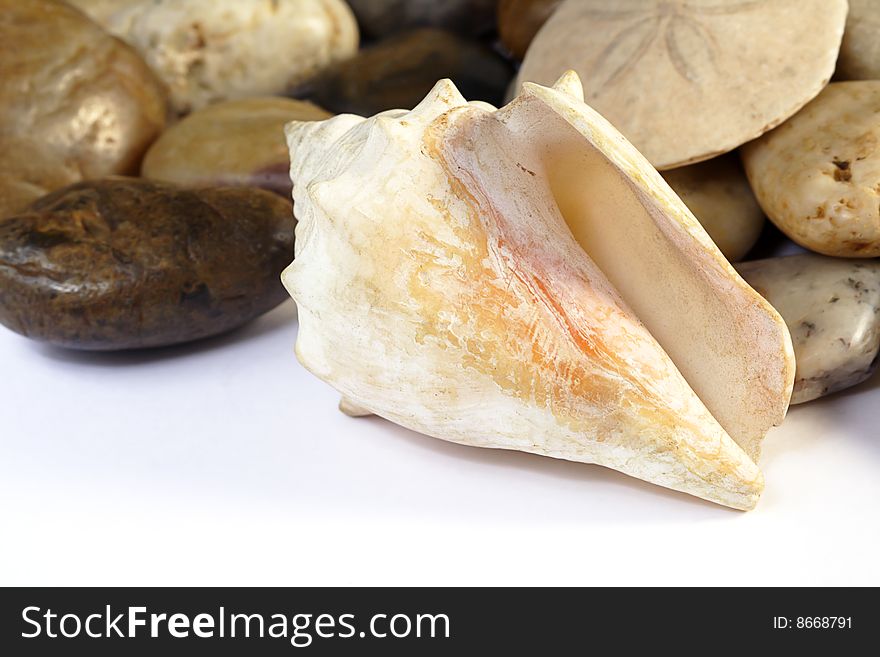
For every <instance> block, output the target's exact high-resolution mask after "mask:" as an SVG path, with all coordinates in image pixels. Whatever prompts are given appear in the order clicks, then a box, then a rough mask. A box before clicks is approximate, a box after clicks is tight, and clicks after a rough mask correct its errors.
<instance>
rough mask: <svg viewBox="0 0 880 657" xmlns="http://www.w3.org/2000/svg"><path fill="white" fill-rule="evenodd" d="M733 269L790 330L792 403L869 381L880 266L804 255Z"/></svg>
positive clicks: (878, 333) (877, 337) (877, 333)
mask: <svg viewBox="0 0 880 657" xmlns="http://www.w3.org/2000/svg"><path fill="white" fill-rule="evenodd" d="M737 269H738V270H739V272H740V273H741V274H742V276H743V278H745V279H746V281H748V283H749V284H750V285H751V286H752V287H754V288H755V289H756V290H757V291H758V292H759V293H760V294H761V295H762V296H764V298H766V299H767V300H768V301H769V302H770V303H771V304H772V305H773V306H774V307H775V308H776V310H778V311H779V314H780V315H782V317H783V319H784V320H785V322H786V324H788V328H789V330H790V331H791V338H792V342H793V344H794V353H795V359H796V361H797V374H796V377H795V383H794V394H793V396H792V400H791V403H792V404H799V403H802V402H806V401H810V400H812V399H816V398H817V397H822V396H823V395H829V394H831V393H833V392H837V391H839V390H843V389H844V388H849V387H850V386H854V385H856V384H857V383H861V382H862V381H864V380H865V379H867V378H868V377H869V376H871V374H872V373H873V372H874V370H875V369H876V368H877V362H878V352H880V263H877V262H868V261H858V260H840V259H836V258H826V257H823V256H818V255H812V254H807V255H796V256H789V257H786V258H770V259H768V260H756V261H753V262H746V263H741V264H739V265H737Z"/></svg>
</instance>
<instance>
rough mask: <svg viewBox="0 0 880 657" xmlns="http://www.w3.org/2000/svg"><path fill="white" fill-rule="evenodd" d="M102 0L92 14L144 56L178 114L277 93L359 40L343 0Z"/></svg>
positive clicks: (347, 53)
mask: <svg viewBox="0 0 880 657" xmlns="http://www.w3.org/2000/svg"><path fill="white" fill-rule="evenodd" d="M89 4H92V3H90V2H85V5H89ZM103 4H104V3H101V6H96V7H95V8H94V9H93V11H94V12H95V13H94V14H93V16H94V18H95V19H96V20H97V19H100V18H102V17H103V19H104V21H103V22H102V25H104V27H106V28H107V29H108V30H109V31H110V32H112V33H113V34H115V35H117V36H119V37H120V38H122V39H124V40H125V41H127V42H129V43H130V44H131V45H132V46H134V47H135V48H136V49H137V50H138V51H139V52H140V53H141V54H142V55H143V57H144V59H145V60H146V61H147V63H148V64H149V65H150V66H151V67H152V68H153V69H154V70H155V71H156V72H157V73H158V74H159V76H160V77H161V78H162V79H163V80H164V81H165V83H166V84H167V85H168V88H169V89H170V93H171V103H172V106H173V107H174V109H175V111H176V112H178V113H181V114H185V113H187V112H190V111H192V110H195V109H199V108H201V107H204V106H205V105H210V104H212V103H216V102H219V101H221V100H234V99H238V98H247V97H249V96H266V95H276V94H281V93H283V92H284V91H285V90H286V89H287V88H289V87H291V86H293V85H296V84H299V83H300V82H302V81H303V80H306V79H307V78H309V77H311V76H312V75H314V74H315V73H317V72H319V71H320V70H322V69H323V68H324V67H326V66H328V65H330V64H332V63H334V62H337V61H339V60H342V59H345V58H347V57H350V56H351V55H353V54H354V53H355V52H356V51H357V47H358V39H359V36H358V29H357V23H356V22H355V19H354V15H353V14H352V13H351V10H350V9H349V7H348V5H347V4H346V3H345V2H344V1H343V0H119V2H118V5H119V7H118V8H117V9H116V11H111V10H107V9H105V7H104V6H103ZM84 9H86V10H88V6H84Z"/></svg>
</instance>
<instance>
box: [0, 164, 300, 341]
mask: <svg viewBox="0 0 880 657" xmlns="http://www.w3.org/2000/svg"><path fill="white" fill-rule="evenodd" d="M294 225H295V222H294V219H293V213H292V207H291V203H290V202H289V201H287V200H285V199H282V198H280V197H279V196H277V195H275V194H272V193H270V192H267V191H264V190H261V189H252V188H213V189H206V190H197V191H189V190H181V189H179V188H177V187H175V186H173V185H168V184H165V183H153V182H149V181H145V180H141V179H126V178H114V179H106V180H101V181H91V182H82V183H78V184H76V185H73V186H71V187H67V188H64V189H61V190H58V191H56V192H53V193H52V194H50V195H48V196H46V197H44V198H42V199H40V200H38V201H37V202H35V203H34V204H33V205H32V206H31V207H30V209H28V210H27V211H26V212H24V213H22V214H19V215H16V216H13V217H9V218H7V219H5V220H3V221H0V323H2V324H4V325H5V326H7V327H8V328H10V329H12V330H13V331H16V332H18V333H21V334H22V335H25V336H28V337H31V338H34V339H38V340H43V341H46V342H49V343H52V344H55V345H59V346H63V347H71V348H76V349H88V350H118V349H132V348H141V347H158V346H164V345H169V344H176V343H180V342H187V341H190V340H195V339H197V338H203V337H207V336H211V335H216V334H219V333H223V332H225V331H228V330H230V329H233V328H236V327H237V326H240V325H242V324H244V323H245V322H247V321H249V320H251V319H253V318H255V317H257V316H258V315H260V314H262V313H264V312H266V311H268V310H270V309H272V308H273V307H275V306H276V305H278V304H279V303H281V301H283V300H284V299H285V297H286V295H285V292H284V288H283V287H282V286H281V282H280V279H279V276H280V273H281V270H282V269H283V268H284V267H285V266H286V265H287V264H289V263H290V261H291V260H292V259H293V238H294Z"/></svg>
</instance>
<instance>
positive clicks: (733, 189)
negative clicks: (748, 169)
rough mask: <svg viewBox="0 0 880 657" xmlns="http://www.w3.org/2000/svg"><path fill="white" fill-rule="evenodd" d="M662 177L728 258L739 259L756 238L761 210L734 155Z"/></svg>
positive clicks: (665, 174)
mask: <svg viewBox="0 0 880 657" xmlns="http://www.w3.org/2000/svg"><path fill="white" fill-rule="evenodd" d="M663 177H664V178H665V179H666V182H668V183H669V186H670V187H672V189H673V190H675V193H676V194H678V195H679V196H680V197H681V200H682V201H684V203H685V205H687V206H688V208H689V209H690V211H691V212H693V213H694V216H695V217H696V218H697V219H698V220H699V222H700V223H701V224H702V225H703V228H705V229H706V232H707V233H709V237H711V238H712V240H713V241H714V242H715V244H717V245H718V248H719V249H721V252H722V253H723V254H724V255H725V257H726V258H727V259H728V260H730V261H736V260H739V259H740V258H742V257H743V256H744V255H745V254H746V253H748V251H749V249H751V248H752V247H753V246H754V245H755V242H757V241H758V237H760V235H761V229H762V228H763V227H764V213H763V212H762V211H761V206H759V205H758V201H756V200H755V195H754V194H753V193H752V188H751V187H749V181H748V180H747V179H746V176H745V173H744V172H743V169H742V164H740V161H739V157H738V156H736V155H724V156H722V157H717V158H713V159H711V160H708V161H706V162H700V163H698V164H691V165H689V166H686V167H681V168H679V169H670V170H668V171H664V172H663Z"/></svg>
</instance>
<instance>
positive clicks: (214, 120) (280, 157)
mask: <svg viewBox="0 0 880 657" xmlns="http://www.w3.org/2000/svg"><path fill="white" fill-rule="evenodd" d="M330 116H331V114H330V113H329V112H325V111H324V110H322V109H321V108H320V107H317V106H316V105H313V104H311V103H307V102H303V101H298V100H291V99H289V98H275V97H263V98H246V99H244V100H230V101H226V102H225V103H218V104H216V105H210V106H209V107H206V108H204V109H201V110H198V111H196V112H193V113H192V114H190V115H189V116H187V117H186V118H185V119H183V120H182V121H181V122H180V123H177V124H176V125H174V126H172V127H171V128H169V129H168V130H167V131H166V132H165V133H164V134H163V135H162V136H161V137H160V138H159V140H158V141H156V143H155V144H153V147H152V148H151V149H150V150H149V152H147V156H146V157H145V158H144V164H143V167H142V169H141V173H142V174H143V175H144V176H145V177H147V178H152V179H153V180H164V181H168V182H173V183H177V184H180V185H183V186H186V187H206V186H213V185H236V186H240V185H243V186H250V187H262V188H263V189H268V190H270V191H273V192H276V193H278V194H281V195H282V196H284V197H285V198H290V192H291V182H290V157H289V155H288V150H287V144H286V143H285V140H284V125H285V124H286V123H287V122H288V121H293V120H299V121H312V120H322V119H327V118H330Z"/></svg>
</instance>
